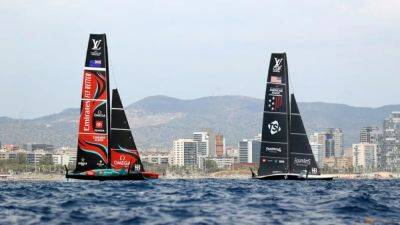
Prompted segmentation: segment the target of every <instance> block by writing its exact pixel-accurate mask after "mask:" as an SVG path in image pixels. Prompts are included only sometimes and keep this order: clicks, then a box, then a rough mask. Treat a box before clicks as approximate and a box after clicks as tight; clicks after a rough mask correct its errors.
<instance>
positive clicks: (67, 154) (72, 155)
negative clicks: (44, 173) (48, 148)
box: [53, 147, 77, 166]
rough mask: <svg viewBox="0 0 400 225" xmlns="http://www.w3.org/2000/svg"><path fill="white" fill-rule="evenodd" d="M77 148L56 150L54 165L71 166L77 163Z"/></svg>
mask: <svg viewBox="0 0 400 225" xmlns="http://www.w3.org/2000/svg"><path fill="white" fill-rule="evenodd" d="M76 153H77V149H76V148H68V147H62V148H58V149H56V150H54V152H53V163H54V164H56V165H65V166H71V165H75V163H76V155H77V154H76Z"/></svg>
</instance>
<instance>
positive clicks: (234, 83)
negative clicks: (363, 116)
mask: <svg viewBox="0 0 400 225" xmlns="http://www.w3.org/2000/svg"><path fill="white" fill-rule="evenodd" d="M399 12H400V1H396V0H385V1H377V0H374V1H369V0H366V1H350V0H346V1H339V0H332V1H327V0H326V1H315V0H310V1H291V0H279V1H249V0H235V1H232V0H229V1H228V0H226V1H215V0H212V1H209V0H202V1H187V0H182V1H171V0H169V1H163V0H160V1H151V0H147V1H99V0H96V1H71V0H49V1H18V0H2V1H1V6H0V21H1V22H0V50H1V53H0V57H1V63H0V65H1V71H0V81H1V83H0V84H1V87H0V96H1V106H0V116H10V117H13V118H34V117H38V116H42V115H47V114H51V113H56V112H59V111H61V110H63V109H65V108H71V107H74V108H77V107H79V105H80V99H79V98H80V89H81V85H82V72H83V63H84V57H85V53H86V47H87V46H86V45H87V42H88V37H89V33H106V34H107V39H108V46H109V57H110V67H111V76H112V78H111V81H112V83H111V84H112V85H113V86H115V85H116V84H117V87H118V88H119V90H120V93H121V95H122V100H123V101H124V103H125V105H128V104H130V103H132V102H134V101H137V100H139V99H141V98H143V97H147V96H151V95H168V96H171V97H177V98H182V99H193V98H199V97H204V96H210V95H245V96H250V97H256V98H263V97H264V93H265V82H266V75H267V67H268V65H267V62H269V57H270V54H271V53H272V52H283V51H285V52H287V54H288V63H289V71H290V76H291V82H292V87H293V89H292V90H293V91H294V92H295V93H296V95H297V99H298V101H301V102H313V101H323V102H332V103H344V104H348V105H354V106H368V107H377V106H382V105H385V104H400V100H399V96H400V66H399V65H400V25H399V24H400V13H399ZM114 78H115V81H116V82H115V81H114Z"/></svg>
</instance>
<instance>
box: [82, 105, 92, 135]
mask: <svg viewBox="0 0 400 225" xmlns="http://www.w3.org/2000/svg"><path fill="white" fill-rule="evenodd" d="M90 111H91V108H90V101H84V102H83V112H84V114H83V131H85V132H89V131H90V121H91V119H90Z"/></svg>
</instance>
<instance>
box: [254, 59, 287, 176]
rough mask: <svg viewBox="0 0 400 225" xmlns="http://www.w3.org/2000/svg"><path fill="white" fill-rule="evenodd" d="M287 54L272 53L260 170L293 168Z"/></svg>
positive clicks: (265, 172)
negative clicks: (290, 164)
mask: <svg viewBox="0 0 400 225" xmlns="http://www.w3.org/2000/svg"><path fill="white" fill-rule="evenodd" d="M288 81H289V80H288V72H287V66H286V54H285V53H280V54H275V53H274V54H272V55H271V61H270V66H269V71H268V79H267V91H266V95H265V103H264V116H263V127H262V139H261V149H260V167H259V171H258V174H259V175H260V176H262V175H268V174H275V173H287V172H288V171H289V164H288V162H289V153H288V149H289V113H288V110H289V99H288V93H289V92H288V91H289V82H288Z"/></svg>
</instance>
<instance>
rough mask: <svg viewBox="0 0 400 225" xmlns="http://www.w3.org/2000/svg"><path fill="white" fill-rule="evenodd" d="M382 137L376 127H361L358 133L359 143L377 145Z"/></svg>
mask: <svg viewBox="0 0 400 225" xmlns="http://www.w3.org/2000/svg"><path fill="white" fill-rule="evenodd" d="M382 136H383V134H382V132H381V131H380V130H379V128H378V127H363V128H361V131H360V143H371V144H378V143H379V142H380V141H381V139H382Z"/></svg>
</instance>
